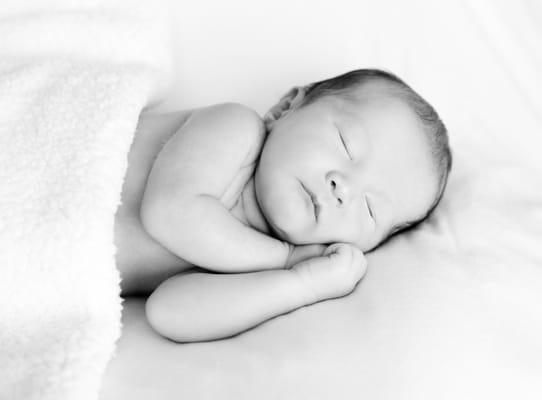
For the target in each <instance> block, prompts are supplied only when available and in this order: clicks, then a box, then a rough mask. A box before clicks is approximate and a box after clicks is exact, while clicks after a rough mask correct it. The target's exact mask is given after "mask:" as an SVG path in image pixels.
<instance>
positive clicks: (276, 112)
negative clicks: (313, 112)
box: [263, 86, 306, 129]
mask: <svg viewBox="0 0 542 400" xmlns="http://www.w3.org/2000/svg"><path fill="white" fill-rule="evenodd" d="M305 94H306V87H304V86H295V87H293V88H292V89H290V90H289V91H288V93H286V94H285V95H284V96H282V98H281V99H280V100H279V102H278V103H277V104H275V105H274V106H273V107H271V109H270V110H269V111H268V112H267V113H266V114H265V115H264V117H263V120H264V122H265V125H266V126H267V128H268V129H269V128H270V127H271V126H272V125H273V123H274V122H275V121H278V120H279V119H280V118H282V117H283V116H284V115H286V114H288V112H289V111H290V110H293V109H295V108H296V107H297V106H298V105H299V104H301V101H302V100H303V99H304V98H305Z"/></svg>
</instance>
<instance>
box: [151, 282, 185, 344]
mask: <svg viewBox="0 0 542 400" xmlns="http://www.w3.org/2000/svg"><path fill="white" fill-rule="evenodd" d="M162 297H163V296H161V294H160V292H159V291H157V290H156V291H154V292H153V293H152V294H151V295H150V296H149V298H148V299H147V302H146V303H145V314H146V317H147V322H148V323H149V325H150V326H151V328H152V329H153V330H154V331H155V332H156V333H158V334H160V335H161V336H163V337H165V338H168V339H170V340H173V341H175V342H184V341H187V340H186V338H184V337H183V335H182V334H180V332H178V329H176V327H177V326H178V323H179V321H178V320H177V319H176V318H175V319H174V318H173V316H172V315H171V310H170V309H169V307H168V305H167V303H166V302H164V299H163V298H162Z"/></svg>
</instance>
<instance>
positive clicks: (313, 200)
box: [299, 181, 321, 221]
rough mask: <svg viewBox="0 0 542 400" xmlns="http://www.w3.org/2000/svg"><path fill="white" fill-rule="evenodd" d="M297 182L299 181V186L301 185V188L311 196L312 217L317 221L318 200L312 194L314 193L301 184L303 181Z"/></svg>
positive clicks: (318, 212) (318, 211)
mask: <svg viewBox="0 0 542 400" xmlns="http://www.w3.org/2000/svg"><path fill="white" fill-rule="evenodd" d="M299 182H300V183H301V186H302V187H303V190H305V192H307V194H308V195H309V196H310V198H311V201H312V205H313V207H314V217H315V218H316V220H317V221H318V215H319V214H320V208H321V207H320V204H319V203H318V200H317V198H316V196H315V195H314V193H312V192H311V191H310V190H309V189H308V188H307V187H306V186H305V185H303V182H301V181H299Z"/></svg>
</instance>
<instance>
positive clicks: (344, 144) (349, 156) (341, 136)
mask: <svg viewBox="0 0 542 400" xmlns="http://www.w3.org/2000/svg"><path fill="white" fill-rule="evenodd" d="M337 132H338V133H339V138H340V139H341V143H342V145H343V147H344V150H345V151H346V154H347V155H348V158H350V159H352V156H351V155H350V152H349V151H348V147H347V146H346V143H345V142H344V139H343V135H342V134H341V130H340V129H339V128H337Z"/></svg>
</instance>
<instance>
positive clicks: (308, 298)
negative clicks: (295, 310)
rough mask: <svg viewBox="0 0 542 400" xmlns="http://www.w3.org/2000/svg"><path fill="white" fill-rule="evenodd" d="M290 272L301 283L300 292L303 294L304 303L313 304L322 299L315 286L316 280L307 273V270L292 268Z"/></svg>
mask: <svg viewBox="0 0 542 400" xmlns="http://www.w3.org/2000/svg"><path fill="white" fill-rule="evenodd" d="M289 272H290V273H291V274H292V276H294V279H295V280H296V281H297V283H298V285H299V293H301V295H302V296H303V302H304V304H313V303H316V302H317V301H320V300H322V299H320V298H319V296H318V294H317V292H316V290H315V288H314V282H313V281H312V280H311V279H310V277H309V276H307V274H306V273H305V272H306V271H303V270H298V269H297V268H292V269H290V270H289Z"/></svg>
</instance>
